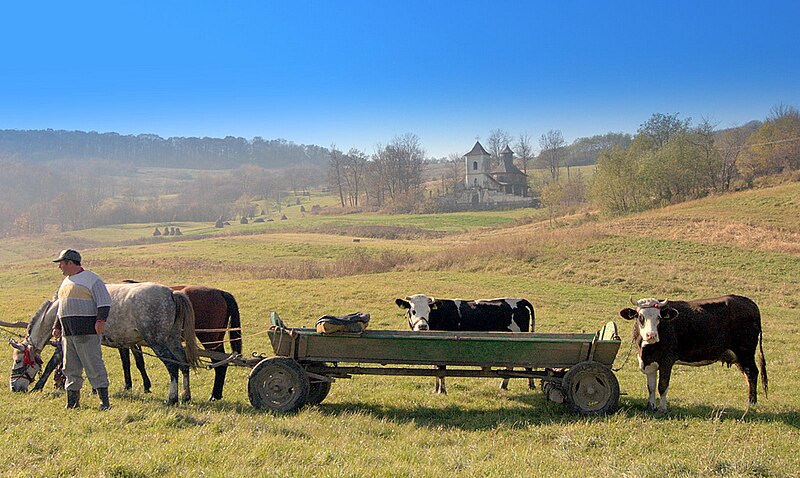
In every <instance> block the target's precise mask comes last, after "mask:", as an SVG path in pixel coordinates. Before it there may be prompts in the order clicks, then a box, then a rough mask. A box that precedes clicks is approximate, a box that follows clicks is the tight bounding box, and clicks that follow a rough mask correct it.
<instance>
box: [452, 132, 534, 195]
mask: <svg viewBox="0 0 800 478" xmlns="http://www.w3.org/2000/svg"><path fill="white" fill-rule="evenodd" d="M464 166H465V168H466V175H465V177H464V182H463V183H459V184H458V185H456V189H455V194H454V196H455V198H454V199H455V202H456V203H457V204H472V205H487V206H488V205H505V206H520V207H522V206H529V205H533V203H534V201H533V199H532V198H531V197H530V189H529V187H528V176H527V175H526V174H525V173H523V172H522V171H520V170H519V168H518V167H516V166H515V165H514V152H513V151H512V150H511V148H509V147H508V145H506V147H505V148H504V149H503V151H501V152H500V165H499V169H497V170H495V171H492V155H491V154H489V152H488V151H486V149H485V148H484V147H483V145H481V143H480V141H476V142H475V146H473V147H472V150H471V151H470V152H469V153H467V154H465V155H464Z"/></svg>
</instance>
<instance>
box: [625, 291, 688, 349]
mask: <svg viewBox="0 0 800 478" xmlns="http://www.w3.org/2000/svg"><path fill="white" fill-rule="evenodd" d="M631 303H633V305H635V306H636V308H635V309H631V308H630V307H628V308H625V309H622V310H620V311H619V315H620V316H621V317H622V318H623V319H625V320H633V319H636V327H639V335H640V336H641V337H642V340H643V341H644V344H645V345H646V344H654V343H656V342H658V324H659V323H660V322H661V320H669V319H674V318H675V317H677V316H678V311H677V310H675V309H673V308H672V307H667V300H666V299H664V300H662V301H659V300H658V299H639V300H638V301H636V302H633V300H631Z"/></svg>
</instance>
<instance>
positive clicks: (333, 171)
mask: <svg viewBox="0 0 800 478" xmlns="http://www.w3.org/2000/svg"><path fill="white" fill-rule="evenodd" d="M328 180H329V181H330V183H331V185H332V186H333V187H335V188H336V190H337V191H338V193H339V202H340V203H341V205H342V207H345V204H344V155H343V154H342V152H341V151H339V150H338V149H336V145H335V144H332V145H331V151H330V160H329V161H328Z"/></svg>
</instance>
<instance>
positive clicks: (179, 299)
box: [172, 290, 200, 367]
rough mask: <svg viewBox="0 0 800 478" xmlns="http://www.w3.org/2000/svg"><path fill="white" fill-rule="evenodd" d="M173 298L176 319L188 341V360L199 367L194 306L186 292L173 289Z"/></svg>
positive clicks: (186, 350) (184, 337)
mask: <svg viewBox="0 0 800 478" xmlns="http://www.w3.org/2000/svg"><path fill="white" fill-rule="evenodd" d="M172 300H173V301H175V319H176V320H177V321H178V323H180V324H181V329H182V330H183V340H184V341H185V342H186V347H184V351H185V352H186V361H187V362H189V366H191V367H198V366H199V365H200V356H199V354H198V349H197V335H196V334H195V330H194V308H192V303H191V302H190V301H189V296H188V295H186V293H185V292H181V291H178V290H173V291H172Z"/></svg>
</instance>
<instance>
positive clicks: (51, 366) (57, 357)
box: [32, 347, 63, 392]
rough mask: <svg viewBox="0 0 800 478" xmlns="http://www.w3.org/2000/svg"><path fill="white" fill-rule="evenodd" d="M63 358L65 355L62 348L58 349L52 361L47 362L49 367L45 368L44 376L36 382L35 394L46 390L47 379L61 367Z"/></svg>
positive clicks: (51, 358)
mask: <svg viewBox="0 0 800 478" xmlns="http://www.w3.org/2000/svg"><path fill="white" fill-rule="evenodd" d="M62 357H63V355H62V352H61V347H56V351H55V352H53V356H52V357H50V361H49V362H47V366H45V368H44V371H43V372H42V376H41V377H39V381H38V382H36V385H34V387H33V390H32V391H33V392H35V391H37V390H41V389H43V388H44V384H45V383H47V379H48V378H49V377H50V374H51V373H53V370H55V369H56V367H59V366H60V365H61V360H62Z"/></svg>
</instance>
